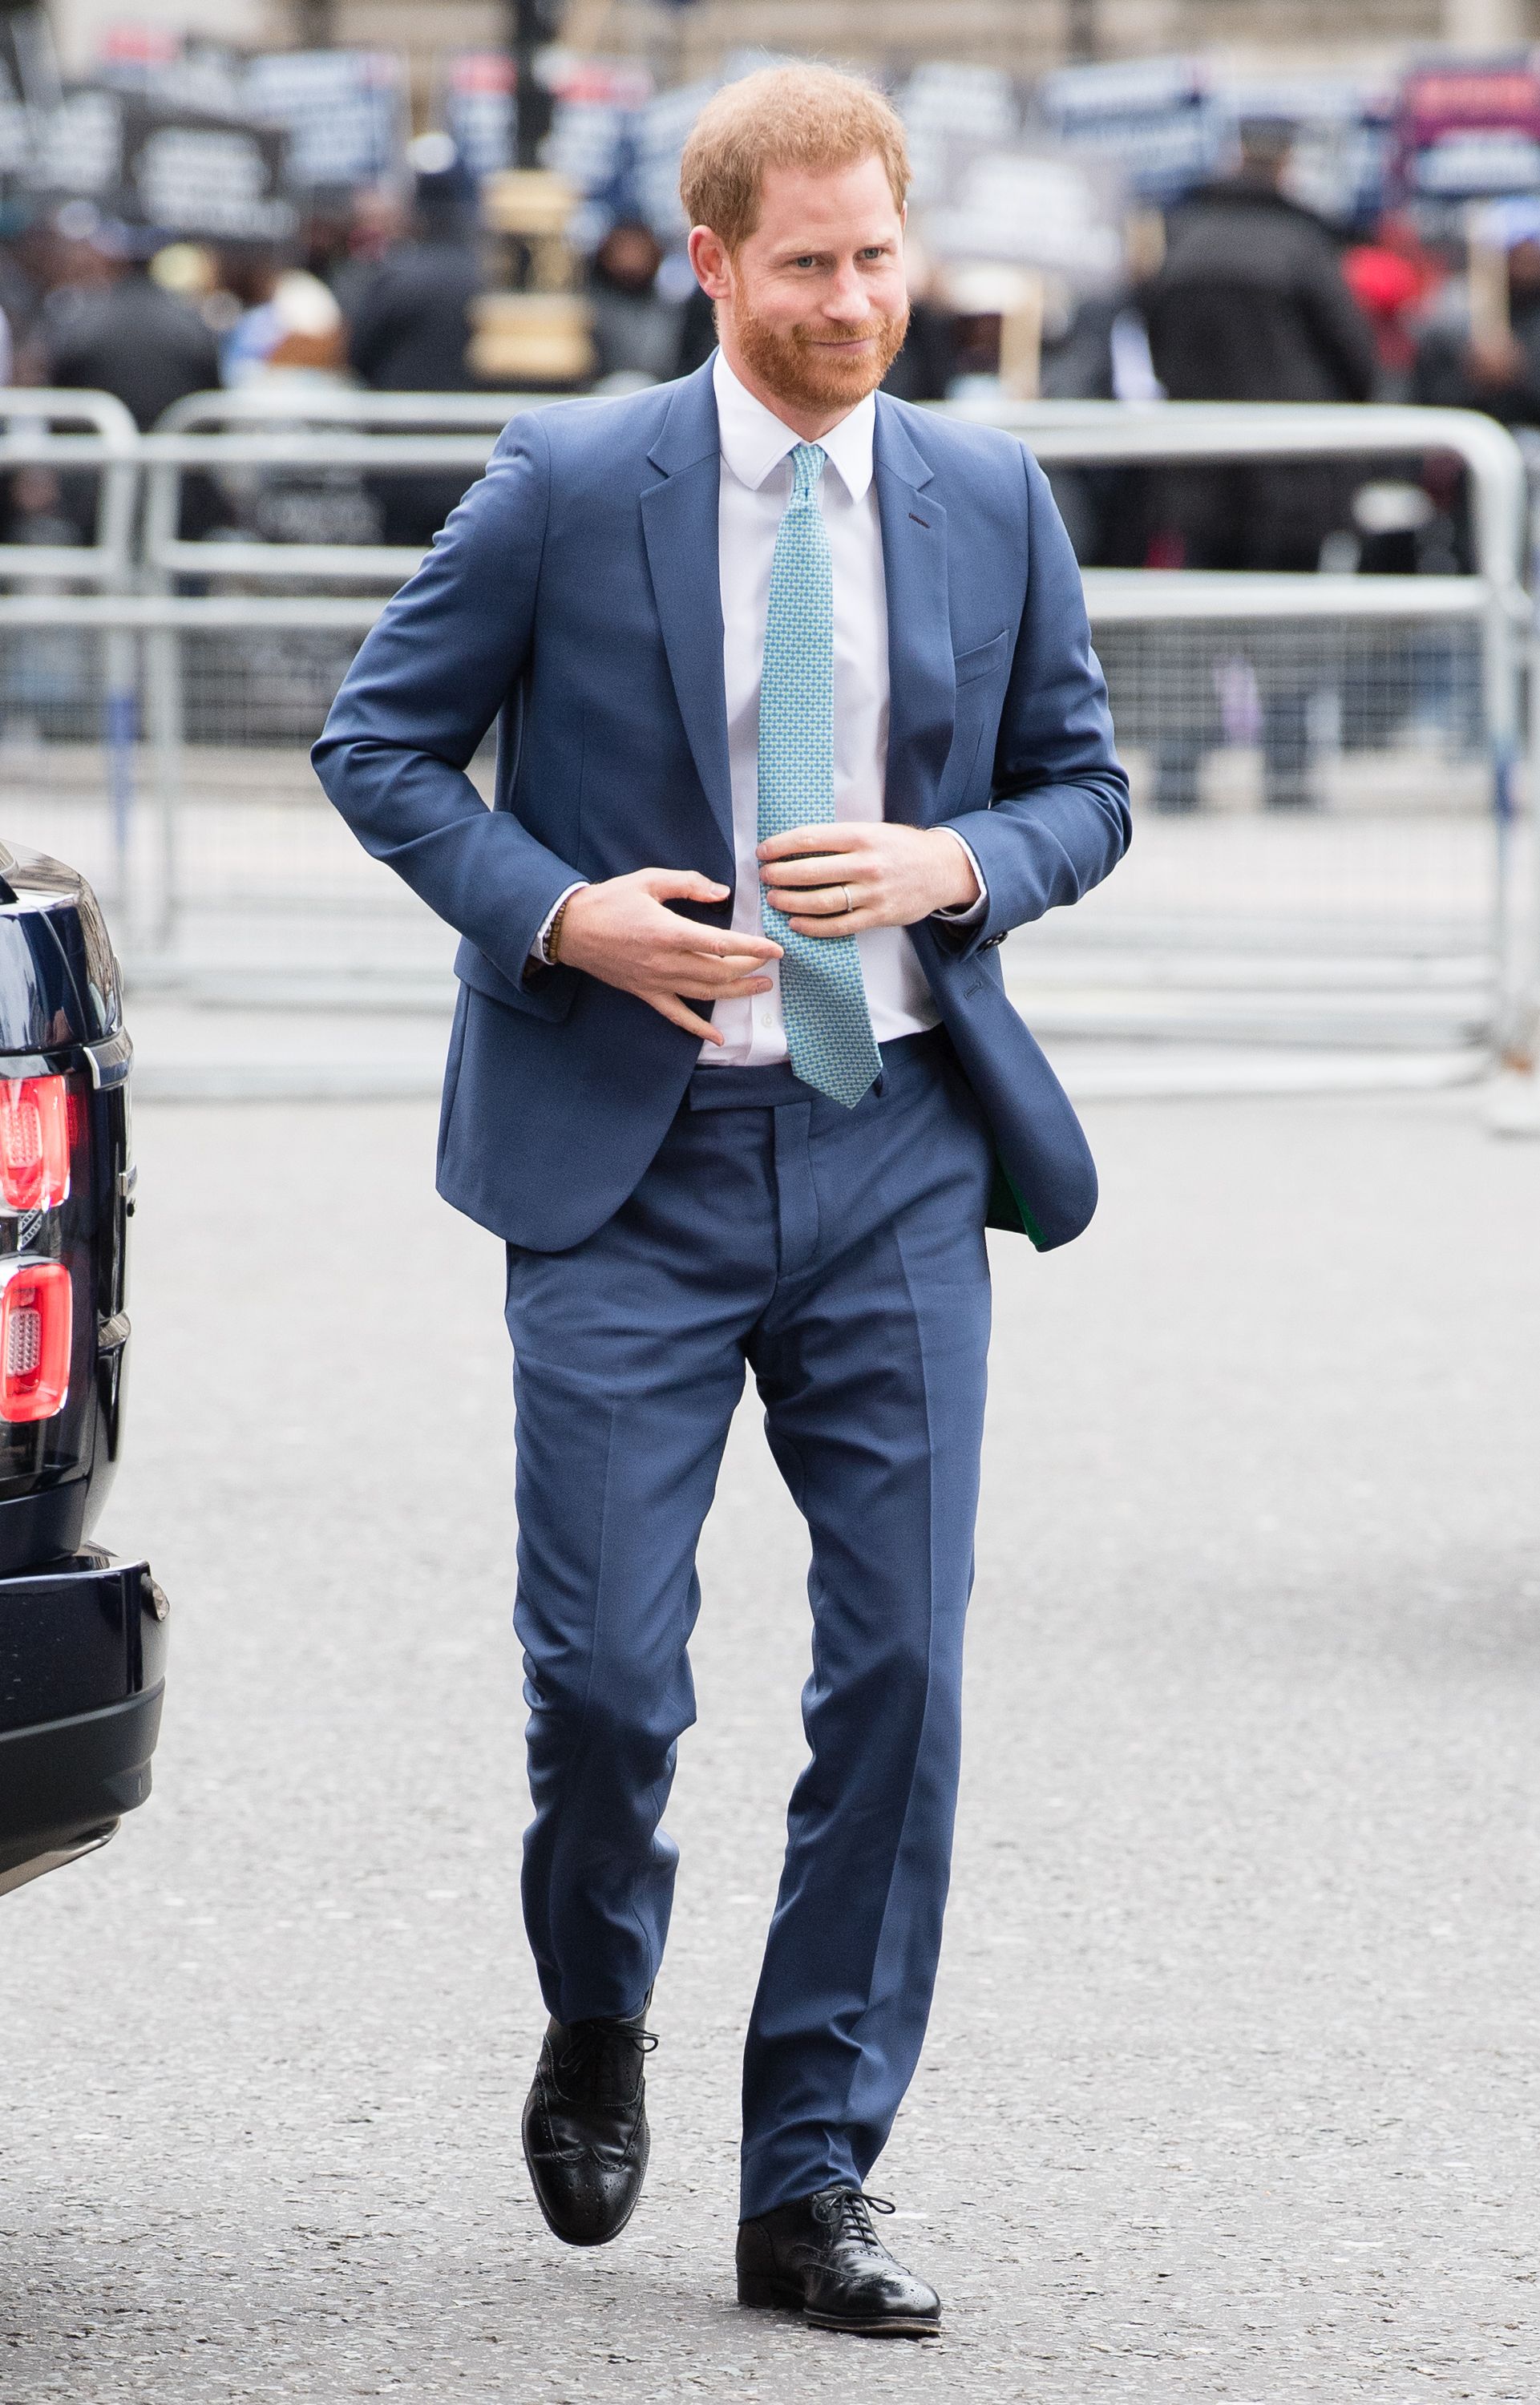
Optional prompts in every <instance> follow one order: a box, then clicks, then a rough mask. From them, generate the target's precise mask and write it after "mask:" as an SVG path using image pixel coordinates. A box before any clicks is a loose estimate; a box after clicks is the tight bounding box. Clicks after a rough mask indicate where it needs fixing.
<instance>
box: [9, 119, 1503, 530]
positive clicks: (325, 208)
mask: <svg viewBox="0 0 1540 2405" xmlns="http://www.w3.org/2000/svg"><path fill="white" fill-rule="evenodd" d="M1291 148H1292V145H1291V137H1290V134H1289V131H1288V129H1287V128H1286V127H1283V126H1281V125H1279V124H1278V123H1273V122H1266V123H1254V124H1250V125H1246V126H1243V127H1242V128H1241V133H1240V141H1239V152H1238V158H1237V160H1236V164H1235V165H1234V167H1233V169H1232V171H1231V172H1230V173H1228V174H1227V175H1225V176H1222V178H1220V179H1219V180H1217V181H1214V182H1212V183H1210V184H1208V185H1207V186H1205V187H1203V188H1202V189H1200V190H1195V191H1194V192H1192V193H1191V194H1189V195H1188V196H1187V197H1186V198H1185V199H1183V200H1181V201H1180V203H1178V204H1175V205H1173V206H1172V207H1171V208H1169V209H1168V210H1167V211H1166V214H1165V217H1164V219H1161V220H1156V221H1155V234H1156V239H1155V241H1154V244H1153V245H1152V246H1151V245H1150V244H1149V243H1146V244H1145V245H1144V246H1143V247H1144V249H1145V251H1146V254H1147V255H1146V256H1144V257H1142V258H1140V259H1138V260H1137V261H1135V262H1134V263H1132V264H1131V265H1130V268H1129V271H1128V273H1127V274H1126V276H1125V278H1124V280H1123V285H1122V287H1121V288H1119V289H1117V290H1114V291H1112V292H1108V291H1105V290H1103V291H1099V292H1097V293H1095V294H1093V295H1090V296H1089V297H1086V296H1081V297H1080V298H1079V299H1078V300H1077V299H1075V298H1073V297H1072V296H1071V295H1070V294H1069V293H1068V292H1067V290H1066V291H1064V292H1062V293H1060V292H1056V291H1054V290H1052V289H1050V291H1049V294H1048V299H1047V302H1046V308H1045V314H1044V316H1043V322H1042V325H1041V330H1040V347H1039V352H1038V388H1039V389H1040V391H1041V393H1042V394H1043V395H1044V396H1045V397H1047V398H1051V399H1061V400H1062V399H1075V398H1108V399H1110V398H1121V399H1125V400H1142V401H1151V400H1155V399H1158V398H1159V397H1161V396H1163V395H1164V396H1166V397H1169V398H1171V399H1173V400H1183V401H1352V402H1361V401H1368V400H1371V399H1374V400H1385V401H1429V402H1438V403H1444V404H1451V405H1455V406H1460V407H1466V408H1474V409H1478V410H1483V411H1486V412H1489V413H1491V415H1494V416H1496V417H1498V418H1500V419H1502V420H1504V421H1505V423H1508V424H1511V425H1517V426H1528V425H1533V426H1540V199H1536V200H1529V199H1519V200H1512V201H1507V202H1503V203H1499V204H1493V205H1492V206H1491V208H1489V209H1488V210H1487V211H1486V213H1485V219H1486V227H1487V231H1486V233H1485V237H1484V239H1485V244H1486V249H1487V253H1488V254H1489V256H1488V260H1487V267H1486V271H1485V272H1484V273H1483V274H1482V275H1479V276H1478V275H1477V274H1476V273H1475V271H1474V270H1473V266H1472V261H1471V259H1470V257H1469V256H1468V255H1467V253H1466V250H1465V248H1464V246H1462V245H1455V244H1449V245H1445V246H1434V245H1431V244H1430V243H1428V242H1426V241H1425V240H1423V239H1422V238H1421V237H1420V234H1419V232H1417V230H1416V227H1415V225H1414V224H1413V222H1412V220H1411V218H1409V217H1406V216H1397V215H1393V214H1392V215H1389V216H1387V217H1386V218H1384V219H1383V220H1382V221H1381V223H1380V224H1379V225H1378V227H1377V228H1376V230H1375V231H1374V232H1373V234H1372V235H1371V236H1370V237H1369V238H1368V239H1359V240H1356V241H1352V242H1345V241H1344V239H1343V238H1342V236H1341V235H1340V234H1339V233H1338V232H1337V231H1335V229H1334V228H1332V227H1331V226H1329V225H1328V224H1327V222H1326V221H1325V220H1324V219H1322V218H1320V217H1318V216H1316V215H1315V214H1314V213H1313V212H1312V211H1311V210H1310V209H1309V208H1308V207H1307V206H1306V205H1304V204H1303V203H1302V202H1301V201H1300V200H1298V199H1297V198H1295V197H1293V194H1292V193H1291V190H1290V165H1291ZM412 166H413V171H414V172H413V176H412V179H411V181H410V183H409V184H405V185H391V186H389V187H382V188H377V189H369V190H359V191H353V192H340V191H339V192H338V193H336V194H334V195H332V196H330V197H328V196H326V195H321V196H319V197H318V199H317V201H316V203H315V204H314V206H313V207H312V209H311V211H310V213H309V215H308V216H307V218H305V220H304V223H303V224H302V226H301V228H300V231H299V233H298V235H297V236H296V238H295V240H294V242H293V243H292V244H291V245H290V246H288V247H287V248H282V249H280V248H278V247H276V246H271V245H260V244H233V245H224V246H212V245H208V244H202V243H188V242H175V243H171V244H165V245H162V246H159V247H157V246H155V245H154V243H153V241H152V240H151V239H150V238H149V237H148V236H146V235H145V234H143V233H142V232H137V231H135V230H134V229H132V228H129V227H126V226H124V225H122V224H120V223H117V222H115V221H113V220H111V219H109V218H105V217H103V216H101V215H100V214H99V213H98V212H97V210H96V209H95V208H94V207H93V206H92V204H90V203H87V202H83V201H73V202H69V203H66V204H64V205H63V206H60V207H58V208H56V209H55V210H53V211H52V212H51V213H49V214H47V215H45V216H43V217H41V218H39V219H38V220H37V221H36V222H35V223H34V224H32V225H31V226H29V227H27V228H25V229H24V230H23V231H21V232H20V233H18V234H16V235H15V236H14V237H13V238H12V239H11V240H10V241H8V242H7V243H4V244H0V370H3V371H4V378H5V380H7V381H11V382H15V383H19V384H32V385H55V386H63V387H71V388H85V387H90V388H92V389H97V390H102V391H106V392H109V393H112V394H115V395H116V396H117V397H118V398H119V399H120V401H123V403H124V404H125V405H126V406H127V408H128V409H129V411H130V412H131V413H132V415H133V416H134V419H135V421H136V423H137V424H138V425H139V426H141V427H149V426H151V425H153V424H154V423H155V422H156V420H157V419H158V418H160V416H161V415H162V413H163V412H164V411H165V410H166V409H167V408H168V407H169V406H170V405H171V404H172V403H173V402H175V401H177V400H179V399H181V398H182V397H183V396H185V395H188V394H191V393H194V392H199V391H204V390H207V389H210V388H212V387H219V386H224V387H241V386H248V385H251V384H253V383H256V382H260V381H263V380H272V379H279V378H289V379H300V380H304V381H309V382H312V383H314V382H315V381H317V380H322V381H333V380H334V381H341V382H347V383H353V384H356V385H359V386H361V387H367V388H371V389H374V390H376V391H384V392H411V391H424V392H446V391H465V390H472V389H474V388H475V387H476V385H477V382H478V379H477V377H476V375H475V373H474V372H473V365H472V358H473V349H474V345H473V315H474V309H475V304H476V302H477V299H478V296H479V295H480V294H481V293H482V292H483V291H484V289H485V288H486V287H487V280H488V264H487V261H488V249H487V242H486V239H485V232H484V228H483V226H482V224H481V222H480V218H479V216H478V194H477V189H476V186H475V184H474V183H473V179H472V178H471V176H469V175H468V174H467V172H466V171H465V169H464V167H463V166H462V164H461V163H460V162H459V159H458V157H457V156H456V154H455V152H454V149H453V148H452V146H451V145H450V143H449V142H448V140H447V138H446V137H445V136H444V135H442V134H432V135H428V136H424V137H423V138H422V139H421V140H420V141H419V142H418V143H417V144H416V145H415V146H414V150H413V157H412ZM915 253H916V255H915V261H914V273H913V276H912V283H913V287H914V302H913V307H914V315H913V321H912V326H911V335H910V340H909V342H908V344H907V345H906V346H905V349H904V351H903V353H902V354H901V356H900V358H899V359H898V360H897V363H896V365H895V368H894V370H893V373H892V375H891V377H890V380H889V381H890V384H891V387H892V388H893V389H894V390H896V391H897V392H898V393H899V394H900V395H901V396H902V397H903V398H905V399H909V400H913V401H931V400H940V399H944V398H946V397H948V396H949V395H952V394H955V393H957V392H959V391H977V390H980V389H984V390H988V389H990V388H991V387H996V388H997V385H998V371H999V359H1000V349H1001V327H1000V319H999V316H997V315H995V316H991V315H990V314H989V313H988V312H987V311H985V312H980V311H979V310H978V309H976V308H971V307H964V306H960V305H958V302H957V297H956V295H955V293H954V292H949V288H948V283H947V279H946V276H945V274H944V272H942V271H940V270H939V269H937V268H936V267H934V266H932V265H930V264H928V263H927V262H926V261H925V259H924V255H923V231H922V233H921V237H920V240H919V241H917V243H916V246H915ZM1494 262H1495V275H1496V280H1495V283H1494V280H1493V274H1492V273H1491V270H1492V267H1493V263H1494ZM582 275H583V280H584V284H585V288H586V302H587V327H588V336H589V358H590V360H591V372H590V373H589V374H588V375H587V376H586V378H585V379H584V383H585V384H586V386H587V387H589V388H594V389H598V390H600V391H617V390H625V389H628V388H630V387H635V386H636V385H638V384H640V383H645V382H648V381H653V380H662V379H666V378H668V377H670V376H672V375H675V374H679V373H685V372H687V371H688V370H689V369H690V368H692V367H694V366H696V365H698V364H699V361H700V360H702V359H704V358H705V357H706V356H707V355H708V353H709V351H710V349H711V346H712V343H713V325H712V315H711V310H710V306H709V304H708V303H707V302H705V300H704V298H703V296H702V295H701V294H700V293H699V290H698V289H696V288H695V287H694V284H693V279H692V278H691V276H690V274H689V271H688V267H687V263H686V262H685V260H684V259H683V256H682V254H677V253H676V254H674V255H672V256H668V257H666V256H665V254H664V251H663V248H662V246H660V244H659V242H658V239H657V235H656V233H655V232H653V230H652V229H651V228H650V227H649V226H648V225H646V224H644V223H643V222H641V221H640V220H639V219H630V218H620V219H618V220H617V221H615V222H614V223H612V224H611V225H610V226H609V228H608V230H607V232H604V234H603V237H602V239H601V240H600V242H599V243H598V246H597V248H595V249H594V251H593V253H592V255H591V257H590V258H588V259H587V260H586V262H585V263H584V265H583V269H582ZM500 381H502V382H504V383H505V382H506V381H507V379H506V378H502V379H500ZM520 381H532V379H520ZM567 388H571V387H570V385H569V387H567ZM1437 476H1438V471H1437V468H1436V463H1434V466H1433V467H1431V468H1430V469H1429V470H1428V471H1427V474H1426V475H1425V476H1424V477H1423V479H1422V481H1421V483H1420V485H1407V484H1406V483H1405V481H1403V482H1402V483H1401V485H1399V486H1398V485H1395V484H1394V483H1393V482H1387V481H1386V480H1384V479H1380V480H1375V479H1370V480H1368V482H1367V483H1365V479H1364V478H1363V474H1362V473H1359V474H1357V475H1352V474H1348V473H1346V472H1345V471H1343V470H1342V469H1341V468H1339V467H1336V466H1332V465H1322V466H1321V467H1301V466H1294V467H1292V468H1286V469H1285V468H1279V467H1278V466H1274V465H1268V464H1258V465H1254V466H1253V465H1243V466H1225V467H1205V468H1201V469H1190V470H1183V471H1165V472H1162V473H1160V474H1159V475H1152V474H1150V473H1143V474H1136V473H1133V472H1130V471H1119V470H1107V471H1082V472H1079V473H1076V474H1072V475H1066V476H1062V477H1060V478H1058V479H1057V480H1056V482H1057V484H1058V486H1059V491H1060V500H1061V505H1062V507H1063V508H1064V511H1065V514H1066V517H1067V522H1068V524H1069V527H1070V531H1071V535H1072V538H1073V540H1074V541H1075V544H1076V547H1077V550H1078V551H1079V553H1080V556H1081V558H1082V560H1083V561H1085V562H1087V563H1088V564H1095V565H1111V566H1134V565H1152V566H1171V567H1175V566H1182V565H1185V566H1189V567H1197V568H1204V567H1207V568H1231V569H1234V568H1250V569H1275V570H1307V569H1314V568H1317V567H1319V566H1321V565H1322V564H1323V563H1324V564H1327V565H1332V566H1335V567H1337V568H1375V567H1379V568H1394V569H1399V570H1408V569H1420V570H1428V569H1435V568H1450V567H1454V566H1456V565H1458V564H1460V561H1459V556H1458V555H1459V549H1460V544H1461V541H1462V537H1461V530H1460V523H1459V511H1458V508H1457V507H1454V506H1452V505H1451V499H1450V496H1449V494H1448V493H1445V492H1441V491H1440V490H1439V489H1438V488H1437ZM1430 480H1431V482H1430ZM395 490H396V493H397V499H398V501H399V502H400V503H401V505H402V507H403V509H404V510H405V516H406V519H407V520H410V521H411V522H410V523H407V522H404V521H403V522H402V523H398V524H395V525H392V526H391V527H389V530H388V539H390V540H399V541H414V540H418V539H422V540H426V539H427V537H428V536H429V535H431V531H432V526H431V524H429V523H428V520H429V518H431V516H432V514H433V506H434V496H433V495H432V494H431V493H430V492H429V491H428V489H427V484H426V481H425V480H423V479H417V480H403V481H401V482H399V483H398V485H397V486H396V487H395ZM48 502H49V494H48V489H47V480H46V479H42V478H39V477H31V478H29V477H28V476H27V475H25V474H22V475H20V476H16V477H13V478H12V479H11V480H10V488H9V499H8V502H7V509H8V512H9V513H10V515H11V517H12V519H13V521H14V519H15V518H16V517H17V515H18V514H19V513H20V515H21V516H22V517H25V516H26V514H27V513H28V512H29V511H31V512H33V513H36V512H37V510H38V509H39V507H42V508H43V509H44V511H45V513H46V509H47V506H48ZM398 514H399V513H398ZM418 519H421V520H422V523H421V524H417V522H416V521H417V520H418ZM17 537H18V528H17V527H16V526H15V524H14V523H13V525H12V527H11V528H10V539H12V540H15V539H17ZM45 539H46V538H45Z"/></svg>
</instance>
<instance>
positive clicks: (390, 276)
mask: <svg viewBox="0 0 1540 2405" xmlns="http://www.w3.org/2000/svg"><path fill="white" fill-rule="evenodd" d="M409 155H410V158H411V162H412V165H413V168H414V170H415V174H416V184H415V190H414V205H413V213H412V227H411V233H410V237H409V239H407V240H406V241H404V242H399V243H396V244H395V245H394V246H392V247H391V248H389V250H388V251H387V252H386V254H385V256H384V258H383V259H382V260H381V261H380V263H379V265H378V267H377V269H376V270H375V272H374V274H373V275H371V276H370V277H369V278H368V279H367V281H366V282H365V283H364V285H363V287H362V289H361V290H360V292H359V293H358V294H357V295H356V297H355V298H354V300H353V303H352V314H351V317H350V320H349V325H348V345H347V347H348V357H349V359H350V361H351V363H352V366H353V368H354V370H355V371H356V373H357V374H358V375H359V377H360V381H361V382H362V383H364V384H366V385H369V386H370V387H372V388H373V389H374V391H375V392H469V391H471V390H473V387H474V384H475V379H474V377H473V375H472V373H471V371H470V368H469V367H468V366H467V364H466V358H465V354H466V348H467V345H469V343H470V339H471V303H472V302H473V300H474V299H475V297H476V295H477V293H478V292H479V291H480V290H481V288H482V274H481V262H480V260H479V259H478V257H477V253H476V190H475V184H474V182H473V179H472V176H471V175H470V173H469V171H468V170H467V168H466V167H465V166H464V164H463V162H461V160H460V157H459V152H458V151H457V150H456V148H455V147H454V144H453V143H452V142H451V141H450V140H449V137H448V135H447V134H423V135H422V136H421V138H420V140H418V141H417V142H414V143H413V145H412V148H411V152H410V154H409ZM456 499H459V495H458V494H457V495H456ZM437 523H438V522H435V526H436V524H437Z"/></svg>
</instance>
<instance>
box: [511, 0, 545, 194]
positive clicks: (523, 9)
mask: <svg viewBox="0 0 1540 2405" xmlns="http://www.w3.org/2000/svg"><path fill="white" fill-rule="evenodd" d="M549 39H550V31H549V27H548V25H547V21H546V14H545V10H544V8H543V7H542V6H541V0H508V48H509V49H510V50H511V51H512V52H513V58H514V112H515V116H514V122H515V127H516V134H515V143H516V148H515V153H514V164H515V165H516V167H538V166H539V164H540V146H541V144H542V142H543V141H544V138H545V136H546V134H547V133H548V132H549V131H550V124H551V95H550V93H549V92H548V91H546V90H545V88H544V85H543V84H542V83H541V82H540V81H539V80H538V78H537V77H536V75H535V53H536V52H537V51H538V50H539V49H542V48H543V46H544V44H545V43H546V42H547V41H549Z"/></svg>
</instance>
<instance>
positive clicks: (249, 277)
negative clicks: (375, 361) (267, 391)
mask: <svg viewBox="0 0 1540 2405" xmlns="http://www.w3.org/2000/svg"><path fill="white" fill-rule="evenodd" d="M221 264H222V269H223V284H224V288H225V290H226V291H228V292H231V293H233V294H234V296H235V297H236V299H237V300H239V301H240V302H243V303H244V306H243V307H242V310H241V314H240V316H238V317H237V318H236V319H235V322H234V324H233V326H232V327H231V328H230V330H229V331H228V333H227V334H226V335H225V337H224V340H223V342H222V343H221V344H220V345H219V373H220V377H221V380H222V381H223V383H224V384H226V385H227V386H229V387H237V386H243V385H250V384H257V383H260V382H261V381H262V379H263V378H265V377H267V376H269V375H276V374H283V373H290V374H301V373H304V374H310V375H322V376H328V377H335V376H338V375H340V374H341V373H342V370H343V368H344V366H345V365H346V356H347V342H346V331H345V330H344V326H343V319H342V311H341V310H340V308H339V307H338V306H337V302H336V299H335V296H334V295H333V294H332V293H331V292H330V291H329V290H328V289H327V288H326V286H325V285H324V284H323V283H322V282H321V280H320V278H319V276H318V275H313V274H310V272H309V270H308V269H306V268H303V267H292V266H290V265H288V264H287V263H286V262H285V260H283V259H282V258H281V257H280V256H279V255H278V254H277V253H276V251H273V250H270V249H268V248H266V247H265V246H264V247H258V246H243V247H242V249H241V250H239V251H236V250H234V249H231V250H227V251H226V252H225V253H224V255H223V259H222V262H221Z"/></svg>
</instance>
